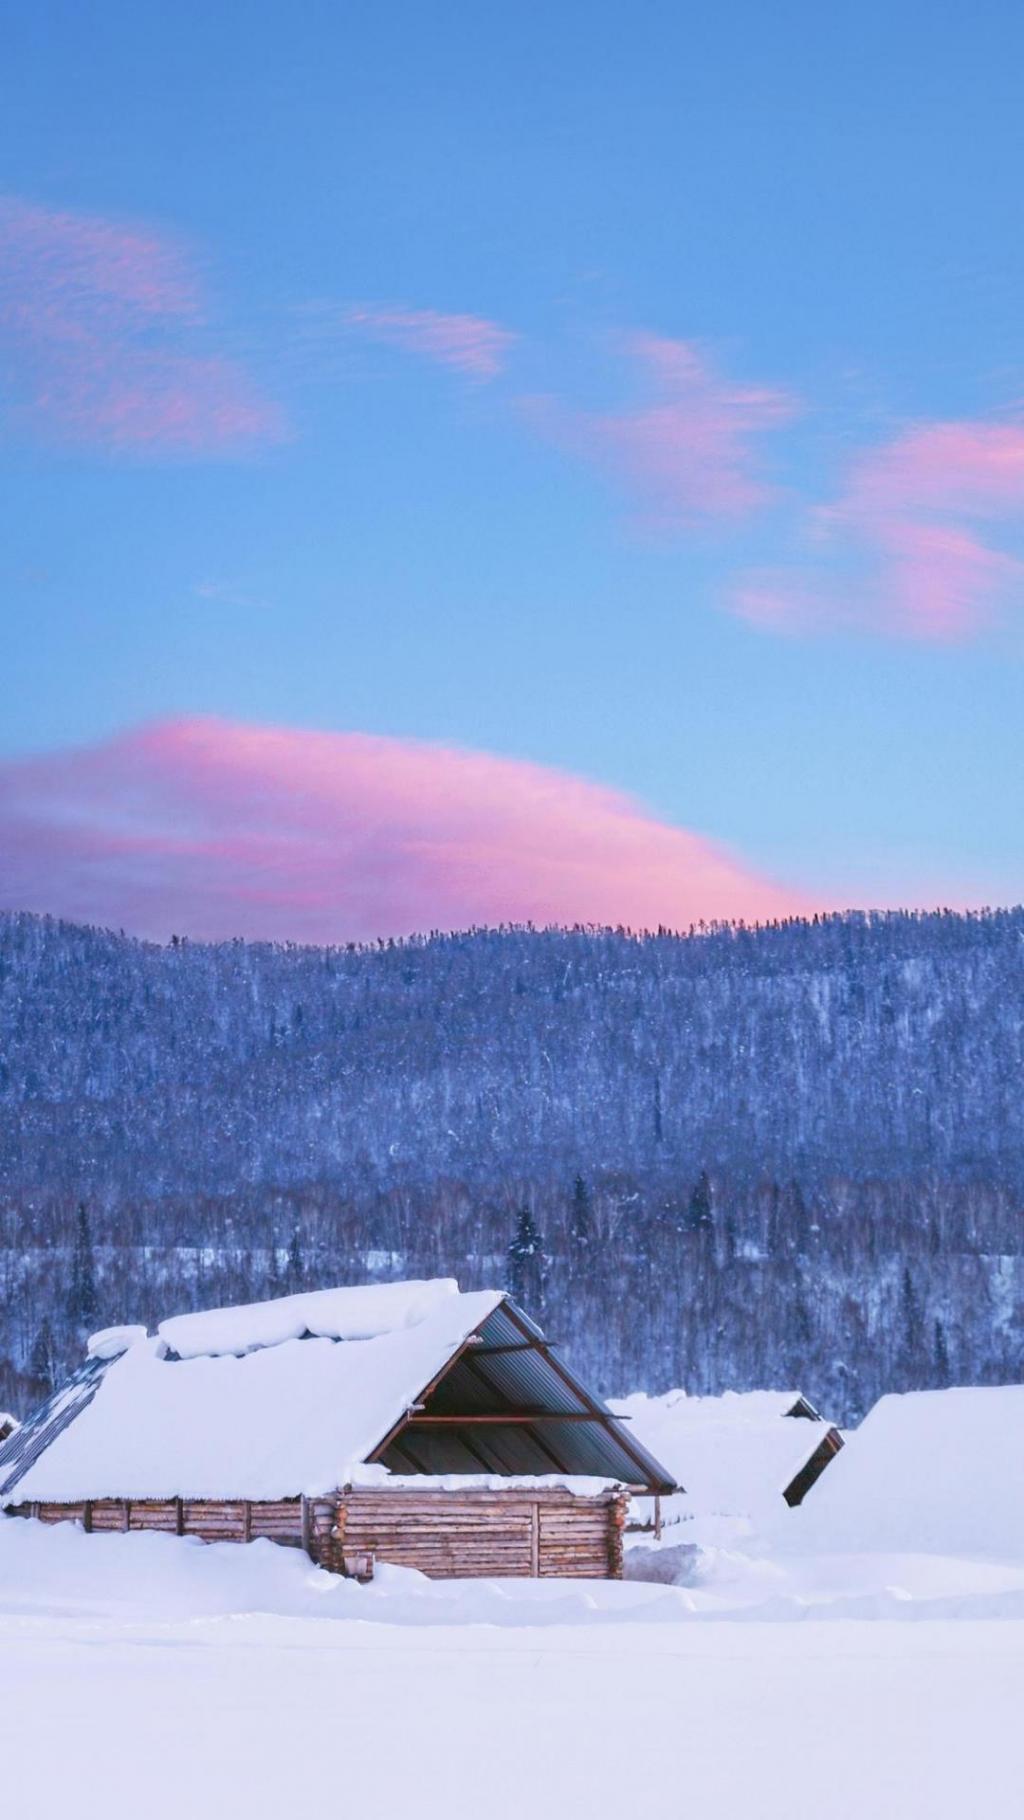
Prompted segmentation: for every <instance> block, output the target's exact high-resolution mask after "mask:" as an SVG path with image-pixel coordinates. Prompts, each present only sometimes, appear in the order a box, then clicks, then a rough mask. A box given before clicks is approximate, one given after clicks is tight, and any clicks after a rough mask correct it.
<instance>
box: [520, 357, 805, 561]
mask: <svg viewBox="0 0 1024 1820" xmlns="http://www.w3.org/2000/svg"><path fill="white" fill-rule="evenodd" d="M622 345H623V349H624V351H625V353H626V354H627V356H628V357H629V358H630V359H631V360H632V362H633V364H634V367H635V368H636V369H638V370H639V372H640V374H641V376H642V379H643V382H644V385H645V388H646V391H647V394H648V396H647V398H646V399H645V400H644V401H643V402H642V403H640V404H638V405H637V406H636V407H634V408H632V409H629V410H624V411H619V412H600V411H585V410H579V409H577V408H575V407H573V406H570V405H567V404H566V403H565V402H564V401H563V400H561V399H557V398H539V399H532V400H526V401H525V403H524V409H525V411H526V413H527V416H528V418H529V420H530V421H531V422H532V423H533V424H534V426H535V428H537V429H538V430H539V431H540V432H541V433H542V434H544V435H546V436H548V438H549V439H550V440H552V441H553V442H555V443H557V444H559V445H560V446H561V447H563V448H565V449H567V450H568V451H569V452H571V453H573V454H575V455H577V456H579V457H581V458H582V459H584V460H586V461H589V462H592V463H593V464H595V465H596V466H598V467H600V468H602V469H603V470H604V471H605V472H606V473H608V474H609V475H610V476H611V477H612V478H613V479H615V480H616V481H618V482H619V483H621V484H623V485H625V486H626V487H627V488H628V489H629V491H630V492H631V493H632V494H633V495H634V496H635V497H636V498H637V499H638V500H639V501H640V502H641V504H642V506H643V509H644V512H645V515H646V517H647V518H648V519H649V520H650V521H651V522H652V523H653V524H655V525H656V526H659V527H660V528H662V529H670V530H672V529H678V528H679V527H680V526H686V525H689V524H692V523H693V522H695V521H697V520H701V519H716V518H738V517H742V516H744V515H745V514H747V513H749V512H752V511H754V510H756V509H757V508H759V507H761V506H763V505H765V504H766V503H767V502H768V501H770V500H771V499H772V498H774V497H775V494H774V490H773V489H772V487H771V486H770V485H769V484H768V483H767V482H766V480H765V478H764V475H763V472H762V466H761V460H760V456H759V453H758V450H757V448H756V444H755V440H754V439H755V438H756V437H758V436H760V435H763V434H764V433H765V432H766V431H768V430H774V429H777V428H779V426H780V425H782V424H785V423H788V422H789V421H790V419H791V418H792V417H793V416H794V415H795V414H796V412H797V409H798V406H797V401H796V399H795V397H794V396H792V395H791V394H790V393H788V392H784V391H781V390H777V389H769V388H768V387H765V386H749V385H747V386H745V385H739V384H736V383H734V382H733V381H731V380H727V379H725V378H723V377H721V376H720V375H719V374H718V373H717V372H716V371H715V369H714V367H713V366H712V365H711V364H710V362H709V361H708V360H707V358H706V356H705V355H704V354H703V353H702V352H701V351H700V350H699V349H698V348H697V347H696V345H695V344H694V343H693V342H688V341H673V340H669V339H666V338H665V337H662V336H657V335H647V334H633V335H630V336H627V337H626V338H625V339H624V341H623V344H622Z"/></svg>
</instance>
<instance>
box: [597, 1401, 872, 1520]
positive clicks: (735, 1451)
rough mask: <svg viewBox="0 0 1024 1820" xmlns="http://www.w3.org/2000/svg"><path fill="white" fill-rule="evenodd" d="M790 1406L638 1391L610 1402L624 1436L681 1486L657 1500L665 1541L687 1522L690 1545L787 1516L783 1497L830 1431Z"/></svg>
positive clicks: (645, 1508) (639, 1509) (640, 1508)
mask: <svg viewBox="0 0 1024 1820" xmlns="http://www.w3.org/2000/svg"><path fill="white" fill-rule="evenodd" d="M796 1401H797V1393H796V1391H775V1390H755V1391H743V1392H738V1391H726V1392H725V1394H724V1395H723V1396H720V1397H691V1396H687V1394H686V1392H685V1390H670V1391H667V1392H666V1393H665V1394H664V1395H663V1396H658V1397H649V1396H646V1395H645V1394H644V1393H643V1392H642V1391H641V1392H637V1393H636V1394H635V1395H633V1396H629V1397H620V1398H618V1399H617V1400H613V1401H612V1402H611V1403H610V1404H609V1408H610V1409H611V1410H612V1411H613V1413H614V1414H615V1415H619V1416H629V1417H630V1418H631V1422H630V1433H631V1434H633V1435H634V1436H635V1437H636V1439H637V1440H638V1441H641V1442H642V1443H643V1445H644V1446H645V1447H647V1448H649V1449H650V1451H651V1453H653V1454H654V1455H655V1457H656V1458H657V1459H659V1460H660V1461H661V1463H662V1465H664V1466H666V1467H667V1468H668V1470H669V1472H671V1473H673V1474H674V1476H675V1477H676V1478H677V1479H678V1481H679V1483H680V1484H681V1485H682V1486H684V1487H685V1490H684V1492H683V1493H682V1494H678V1495H676V1496H674V1497H671V1498H666V1499H663V1500H662V1511H663V1517H664V1520H665V1522H666V1525H667V1528H668V1535H667V1536H666V1543H668V1542H669V1541H670V1540H678V1539H679V1538H678V1534H677V1533H675V1531H674V1526H675V1525H677V1524H679V1523H685V1524H686V1526H687V1527H686V1541H687V1542H689V1543H691V1544H696V1543H720V1542H723V1541H726V1540H729V1539H733V1540H735V1539H738V1538H740V1537H742V1536H744V1535H749V1534H751V1533H754V1532H758V1531H760V1530H762V1529H764V1528H767V1527H774V1525H775V1522H776V1520H777V1519H778V1518H779V1517H780V1515H782V1514H783V1513H786V1514H788V1511H787V1506H786V1505H785V1503H784V1502H783V1497H782V1494H783V1492H784V1490H785V1489H786V1487H787V1486H788V1485H789V1484H790V1483H791V1482H792V1480H793V1479H794V1477H795V1476H796V1474H797V1473H798V1472H799V1470H800V1468H801V1467H802V1466H804V1465H806V1463H807V1461H808V1459H809V1458H810V1456H811V1454H812V1453H813V1452H814V1450H815V1448H817V1447H819V1446H820V1444H821V1442H822V1441H823V1440H824V1438H825V1435H826V1434H827V1433H828V1429H829V1424H828V1423H826V1422H814V1421H811V1420H809V1419H808V1418H807V1417H803V1416H790V1415H789V1414H788V1411H789V1410H790V1409H792V1407H793V1405H794V1403H795V1402H796ZM839 1457H840V1458H841V1457H842V1456H841V1455H840V1456H839ZM834 1465H835V1462H834V1461H833V1462H831V1463H830V1464H829V1466H828V1467H827V1468H826V1470H825V1475H824V1477H825V1478H827V1477H828V1475H829V1473H830V1472H832V1471H833V1470H834ZM811 1495H812V1496H813V1495H814V1494H813V1493H812V1494H811ZM635 1509H636V1512H637V1513H638V1514H640V1515H641V1516H642V1515H644V1514H645V1513H646V1512H647V1511H648V1510H649V1506H648V1505H647V1504H645V1503H644V1502H641V1503H638V1504H637V1505H636V1506H635Z"/></svg>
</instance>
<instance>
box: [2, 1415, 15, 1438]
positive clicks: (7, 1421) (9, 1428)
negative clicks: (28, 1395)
mask: <svg viewBox="0 0 1024 1820" xmlns="http://www.w3.org/2000/svg"><path fill="white" fill-rule="evenodd" d="M17 1426H18V1419H17V1417H16V1416H12V1415H9V1414H8V1412H7V1410H6V1409H0V1442H2V1441H6V1440H7V1438H8V1436H9V1435H12V1434H13V1433H14V1431H15V1429H16V1428H17Z"/></svg>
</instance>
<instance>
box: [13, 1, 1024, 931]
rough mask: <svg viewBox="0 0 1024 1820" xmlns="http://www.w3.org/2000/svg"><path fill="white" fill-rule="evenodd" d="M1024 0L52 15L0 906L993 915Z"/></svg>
mask: <svg viewBox="0 0 1024 1820" xmlns="http://www.w3.org/2000/svg"><path fill="white" fill-rule="evenodd" d="M1022 118H1024V15H1022V14H1021V11H1020V9H1019V7H1016V6H1013V5H1010V4H1002V3H990V4H987V5H983V6H981V7H978V8H973V9H968V8H964V7H962V6H955V5H949V4H945V5H944V4H935V3H932V4H929V5H927V6H926V5H923V4H921V5H918V4H914V3H906V4H901V3H899V0H897V3H895V4H893V0H888V3H887V4H885V5H881V4H873V3H870V0H869V3H868V4H864V5H861V6H860V7H858V8H857V9H853V10H851V9H845V10H844V9H837V8H831V9H824V8H820V7H815V6H812V5H810V4H803V3H789V4H787V3H786V0H780V4H779V5H777V6H773V7H764V6H761V5H756V4H753V3H752V0H747V3H742V4H741V3H739V0H724V3H723V4H722V5H720V6H717V7H714V8H711V7H707V6H701V7H697V6H690V5H686V4H679V3H673V4H669V3H664V4H662V3H657V4H644V3H643V0H641V3H640V4H634V5H631V6H629V7H628V8H627V7H622V6H616V5H610V4H602V3H601V0H588V3H587V4H567V3H565V0H550V3H549V4H548V5H546V6H545V7H543V8H540V7H537V8H533V7H520V8H502V9H498V8H493V7H479V8H473V7H467V6H466V5H465V4H459V5H453V4H446V3H445V0H439V3H438V4H434V5H431V6H429V7H425V6H423V5H421V4H420V5H414V4H406V3H405V0H397V3H393V4H390V5H389V6H387V7H375V8H354V7H341V6H338V5H336V4H334V3H333V0H331V3H326V0H299V3H298V4H296V3H295V0H292V4H290V5H288V6H285V5H282V4H279V3H278V0H262V3H261V0H251V4H250V5H249V6H248V7H247V8H246V9H245V10H244V18H243V16H242V14H241V13H240V12H239V9H238V8H237V7H227V6H223V5H217V4H214V5H210V4H209V3H208V0H207V3H206V4H203V5H199V4H194V3H192V0H176V3H175V4H174V5H173V6H172V5H170V4H159V3H154V4H150V5H146V6H141V7H140V6H138V5H137V4H128V3H123V4H121V3H117V0H97V4H95V5H93V6H90V7H88V8H83V7H81V6H80V5H77V4H63V3H50V0H39V3H38V4H37V5H35V6H33V7H31V8H20V9H16V16H12V17H11V18H9V19H8V20H7V21H6V24H5V105H4V108H3V110H2V114H0V602H2V608H3V611H2V628H3V645H2V650H3V669H2V674H3V683H4V686H3V689H2V694H0V702H2V707H0V903H6V904H7V905H9V906H11V907H15V908H26V909H33V910H40V911H51V912H54V913H57V914H61V915H66V916H72V917H76V918H81V919H84V920H89V921H93V922H101V923H106V924H111V925H113V926H115V927H121V926H123V927H125V928H128V929H130V930H133V931H135V932H138V933H142V934H146V935H152V936H157V937H160V938H161V939H166V937H167V936H168V935H169V934H170V933H171V932H172V930H174V931H176V932H180V933H187V934H190V935H193V936H209V937H213V936H216V937H220V936H225V935H231V934H236V933H237V934H242V935H247V936H276V937H283V938H292V939H297V940H345V939H364V938H372V937H373V936H375V935H377V934H397V933H404V932H408V931H411V930H414V929H426V928H433V927H452V926H463V925H468V924H470V923H473V922H479V921H485V922H499V921H503V920H520V919H523V918H527V917H529V918H532V919H533V920H537V921H541V922H543V921H548V920H555V921H560V922H564V921H568V922H572V921H577V920H579V921H600V922H613V923H614V922H628V923H630V924H632V925H634V926H654V925H656V924H659V923H667V924H670V925H672V926H679V927H686V926H688V925H689V924H691V923H693V922H697V921H700V920H701V919H705V920H711V919H715V918H719V917H723V916H734V917H740V916H742V917H745V918H747V919H761V918H764V917H766V916H775V915H783V914H787V913H806V912H807V911H809V910H813V909H821V910H827V909H836V908H841V907H844V906H848V905H854V906H859V907H880V906H896V905H931V904H934V903H942V904H950V905H956V906H961V905H982V904H995V903H1009V902H1017V901H1019V899H1020V897H1021V895H1022V891H1021V878H1022V859H1024V851H1022V848H1024V842H1022V829H1024V781H1022V780H1024V764H1022V758H1024V752H1022V745H1024V740H1022V732H1021V728H1022V724H1024V714H1022V689H1021V683H1022V678H1024V313H1022V310H1021V302H1022V297H1024V234H1022V232H1021V225H1022V224H1021V213H1022V208H1024V202H1022V194H1024V192H1022V189H1021V185H1020V181H1019V178H1020V169H1021V153H1022V136H1021V129H1020V121H1021V119H1022Z"/></svg>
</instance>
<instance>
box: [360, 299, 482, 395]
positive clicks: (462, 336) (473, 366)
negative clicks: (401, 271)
mask: <svg viewBox="0 0 1024 1820" xmlns="http://www.w3.org/2000/svg"><path fill="white" fill-rule="evenodd" d="M343 320H344V321H345V323H346V324H347V325H348V326H349V327H350V328H353V329H357V330H358V331H359V332H360V333H361V334H363V335H366V336H368V337H369V338H370V339H371V340H372V341H383V342H386V343H387V344H388V345H389V346H391V347H396V348H401V349H403V351H404V352H405V353H407V354H420V355H422V356H423V358H424V359H426V360H432V361H434V362H436V363H437V365H439V366H445V367H454V368H455V370H456V371H457V372H459V373H466V374H468V375H469V377H470V378H471V379H494V378H495V377H496V376H497V374H498V373H500V372H501V370H502V368H503V367H504V365H505V361H506V357H507V355H508V351H509V349H510V348H511V347H512V345H513V343H514V342H515V341H517V340H518V336H517V335H515V334H513V332H512V330H511V329H505V328H502V326H501V324H500V323H497V322H488V321H487V320H486V319H485V318H483V317H481V316H465V315H459V316H445V315H442V314H441V313H440V312H439V311H438V310H410V309H403V308H398V307H395V306H393V305H391V306H389V305H386V304H379V303H358V304H352V305H351V306H350V307H349V308H348V309H347V310H345V311H344V315H343Z"/></svg>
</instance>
